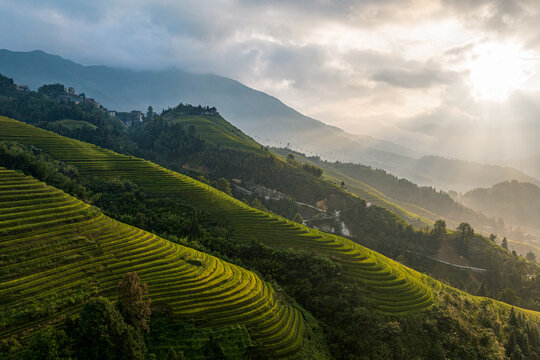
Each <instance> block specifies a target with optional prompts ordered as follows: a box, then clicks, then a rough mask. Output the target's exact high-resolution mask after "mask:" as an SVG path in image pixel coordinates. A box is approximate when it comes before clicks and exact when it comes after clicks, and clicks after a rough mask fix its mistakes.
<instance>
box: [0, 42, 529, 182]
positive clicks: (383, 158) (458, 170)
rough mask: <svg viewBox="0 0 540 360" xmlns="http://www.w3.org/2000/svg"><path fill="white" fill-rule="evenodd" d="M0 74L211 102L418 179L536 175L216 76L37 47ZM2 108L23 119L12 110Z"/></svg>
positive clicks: (295, 138)
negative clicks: (316, 113)
mask: <svg viewBox="0 0 540 360" xmlns="http://www.w3.org/2000/svg"><path fill="white" fill-rule="evenodd" d="M0 73H2V74H5V75H7V76H10V77H13V78H14V80H15V82H17V83H23V84H28V85H30V86H31V88H34V89H36V88H37V87H39V86H41V85H43V84H49V83H58V82H60V83H63V84H66V85H67V86H74V87H75V88H76V89H77V90H81V91H84V92H86V93H87V94H89V95H91V96H92V97H94V98H95V99H96V100H97V101H99V102H100V103H101V104H103V105H104V106H105V107H107V108H109V109H111V110H113V109H114V110H119V111H130V110H132V109H139V110H144V109H146V108H147V107H148V106H149V105H152V106H153V107H154V109H157V110H160V109H167V108H169V107H171V106H175V105H176V104H178V103H179V102H180V101H182V102H184V103H192V104H203V105H206V104H209V105H213V106H216V107H217V108H218V109H219V111H220V113H221V114H222V115H223V116H224V117H225V118H226V119H228V120H229V121H230V122H231V123H232V124H234V125H235V126H237V127H239V128H241V129H243V130H244V131H245V132H246V133H247V134H248V135H250V136H252V137H254V138H256V139H257V140H258V141H259V142H261V143H262V144H264V145H272V146H276V145H277V146H286V145H287V144H290V146H291V147H292V148H293V149H302V151H303V152H309V153H312V154H318V155H320V156H322V157H323V158H327V159H332V160H340V161H347V162H353V163H362V164H365V165H369V166H372V167H374V168H381V169H385V170H387V171H389V172H391V173H393V174H395V175H397V176H399V177H404V178H407V179H409V180H411V181H413V182H414V183H417V184H420V185H428V186H435V187H437V188H441V189H446V190H449V189H452V190H457V191H467V190H470V189H472V188H475V187H485V186H491V185H493V184H495V183H498V182H501V181H505V180H519V181H527V182H532V183H535V182H536V181H537V180H535V179H533V178H531V177H530V176H527V175H526V174H524V173H523V172H521V171H518V170H516V169H513V168H505V167H501V166H492V165H483V164H479V163H472V162H464V161H460V160H450V159H445V158H441V157H420V158H418V157H419V156H421V155H424V154H418V153H416V152H415V151H414V150H411V149H408V148H406V147H403V146H400V145H397V144H394V143H391V142H387V141H383V140H380V139H375V138H372V137H370V136H364V135H352V134H349V133H347V132H345V131H343V130H341V129H339V128H337V127H334V126H329V125H326V124H324V123H323V122H320V121H318V120H315V119H312V118H309V117H307V116H305V115H303V114H300V113H299V112H297V111H295V110H294V109H292V108H290V107H288V106H286V105H285V104H283V103H282V102H281V101H279V100H278V99H276V98H274V97H272V96H269V95H267V94H265V93H263V92H260V91H256V90H253V89H251V88H249V87H247V86H245V85H243V84H241V83H239V82H237V81H234V80H231V79H228V78H225V77H220V76H217V75H212V74H192V73H187V72H184V71H181V70H163V71H155V72H152V71H132V70H126V69H115V68H109V67H106V66H83V65H80V64H76V63H74V62H72V61H69V60H66V59H63V58H61V57H59V56H54V55H50V54H46V53H44V52H42V51H32V52H26V53H25V52H12V51H8V50H0ZM2 115H5V116H11V117H15V118H17V119H20V120H22V118H21V117H19V116H16V115H14V114H11V113H5V112H4V113H2ZM458 174H459V175H458Z"/></svg>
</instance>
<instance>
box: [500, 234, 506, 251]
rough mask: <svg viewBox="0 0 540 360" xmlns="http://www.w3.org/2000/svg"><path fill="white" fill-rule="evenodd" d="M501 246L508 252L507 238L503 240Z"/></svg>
mask: <svg viewBox="0 0 540 360" xmlns="http://www.w3.org/2000/svg"><path fill="white" fill-rule="evenodd" d="M501 246H502V247H503V249H506V250H508V240H506V237H504V238H503V240H502V244H501Z"/></svg>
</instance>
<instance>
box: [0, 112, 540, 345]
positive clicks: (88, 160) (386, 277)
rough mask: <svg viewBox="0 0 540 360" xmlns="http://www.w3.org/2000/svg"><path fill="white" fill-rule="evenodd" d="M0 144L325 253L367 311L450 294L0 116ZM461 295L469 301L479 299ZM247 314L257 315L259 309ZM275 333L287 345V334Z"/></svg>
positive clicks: (203, 191) (428, 302)
mask: <svg viewBox="0 0 540 360" xmlns="http://www.w3.org/2000/svg"><path fill="white" fill-rule="evenodd" d="M0 140H5V141H17V142H21V143H23V144H27V145H33V146H35V147H38V148H41V149H43V150H44V151H46V152H47V153H49V154H51V155H52V156H53V157H55V158H57V159H58V160H61V161H64V162H67V163H70V164H73V165H75V166H77V167H78V168H79V171H80V172H82V173H84V174H87V175H91V176H105V177H120V178H126V179H130V180H132V181H134V182H135V183H137V184H138V185H140V186H141V187H142V188H143V189H144V190H145V191H146V192H147V193H148V194H149V195H151V196H156V197H160V196H163V197H168V198H176V199H178V200H179V201H183V202H185V203H187V204H190V205H191V206H193V207H196V208H199V209H200V210H202V211H205V212H207V213H209V214H215V215H217V216H222V217H225V218H226V219H227V220H228V222H229V223H230V224H231V225H232V227H233V228H234V233H233V236H234V238H235V239H237V240H239V241H250V240H252V239H257V240H258V241H261V242H263V243H266V244H268V245H271V246H275V247H286V248H299V249H305V250H308V251H311V252H314V253H318V254H323V255H325V256H328V257H330V258H331V259H333V260H335V261H337V262H339V263H341V264H342V266H343V268H344V272H345V273H344V276H347V277H349V279H350V280H351V281H357V282H359V283H361V284H363V285H364V288H365V289H366V297H367V298H368V301H369V302H370V304H371V305H372V307H373V308H374V309H376V310H378V311H380V312H382V313H385V314H395V315H400V314H411V313H415V312H419V311H423V310H426V309H429V308H430V307H431V306H432V305H433V304H434V303H443V302H444V300H442V299H441V296H440V293H441V292H444V291H454V290H453V289H452V288H450V287H448V286H446V285H442V284H441V283H440V282H438V281H436V280H434V279H433V278H430V277H428V276H426V275H424V274H421V273H419V272H416V271H414V270H412V269H410V268H407V267H405V266H403V265H401V264H399V263H397V262H395V261H393V260H391V259H389V258H387V257H385V256H383V255H381V254H378V253H376V252H374V251H371V250H369V249H367V248H365V247H363V246H361V245H359V244H357V243H354V242H352V241H350V240H348V239H346V238H343V237H339V236H335V235H332V234H327V233H324V232H321V231H317V230H314V229H310V228H308V227H306V226H303V225H300V224H297V223H295V222H292V221H289V220H286V219H284V218H282V217H279V216H275V215H271V214H268V213H265V212H263V211H259V210H257V209H254V208H251V207H249V206H247V205H246V204H244V203H243V202H240V201H238V200H236V199H234V198H232V197H230V196H228V195H226V194H224V193H222V192H220V191H218V190H216V189H214V188H212V187H210V186H208V185H206V184H203V183H201V182H198V181H196V180H194V179H192V178H190V177H187V176H185V175H182V174H179V173H176V172H173V171H171V170H168V169H165V168H163V167H161V166H159V165H156V164H153V163H151V162H149V161H146V160H143V159H139V158H134V157H130V156H126V155H120V154H117V153H115V152H113V151H110V150H106V149H103V148H99V147H97V146H94V145H90V144H87V143H83V142H80V141H77V140H73V139H68V138H65V137H62V136H59V135H57V134H54V133H52V132H48V131H45V130H42V129H39V128H35V127H33V126H30V125H27V124H24V123H21V122H17V121H15V120H11V119H7V118H0ZM201 259H202V260H203V261H204V259H203V258H201ZM258 289H259V288H258ZM224 291H227V290H225V289H224ZM259 291H261V292H268V291H270V292H271V289H266V288H265V287H264V286H263V288H261V289H259ZM466 296H468V297H470V299H471V301H484V300H485V299H484V298H477V297H473V296H471V295H468V294H466ZM492 304H493V306H494V307H495V308H497V309H498V311H501V312H508V311H510V308H511V307H510V306H508V305H506V304H503V303H499V302H496V301H493V302H492ZM223 309H224V310H223V312H221V313H219V316H220V317H219V319H222V318H221V316H222V317H223V318H227V314H228V315H229V316H230V314H231V313H230V311H231V310H230V308H227V307H224V308H223ZM253 311H254V312H255V313H258V314H259V313H264V309H263V308H261V309H260V310H258V309H253ZM524 313H526V314H529V316H533V317H536V319H537V320H538V316H539V315H538V313H535V312H528V311H526V310H524ZM233 314H234V313H233ZM276 336H277V337H279V338H280V339H281V340H282V341H288V338H287V336H283V337H280V335H278V334H276Z"/></svg>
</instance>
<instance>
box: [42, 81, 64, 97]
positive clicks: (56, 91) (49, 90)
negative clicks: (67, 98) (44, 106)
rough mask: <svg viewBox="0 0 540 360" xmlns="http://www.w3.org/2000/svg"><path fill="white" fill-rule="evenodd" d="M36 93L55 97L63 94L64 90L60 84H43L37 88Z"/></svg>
mask: <svg viewBox="0 0 540 360" xmlns="http://www.w3.org/2000/svg"><path fill="white" fill-rule="evenodd" d="M38 93H39V94H42V95H45V96H48V97H50V98H51V99H55V98H57V97H58V96H60V95H64V94H65V93H66V90H65V88H64V85H62V84H51V85H43V86H41V87H40V88H39V89H38Z"/></svg>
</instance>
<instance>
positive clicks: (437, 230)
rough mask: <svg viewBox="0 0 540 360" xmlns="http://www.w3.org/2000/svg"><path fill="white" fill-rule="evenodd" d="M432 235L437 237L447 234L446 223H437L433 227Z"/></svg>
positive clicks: (440, 220)
mask: <svg viewBox="0 0 540 360" xmlns="http://www.w3.org/2000/svg"><path fill="white" fill-rule="evenodd" d="M432 233H433V235H435V236H436V237H439V236H442V235H444V234H446V222H445V221H444V220H442V219H439V220H437V221H435V224H434V225H433V232H432Z"/></svg>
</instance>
